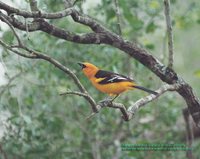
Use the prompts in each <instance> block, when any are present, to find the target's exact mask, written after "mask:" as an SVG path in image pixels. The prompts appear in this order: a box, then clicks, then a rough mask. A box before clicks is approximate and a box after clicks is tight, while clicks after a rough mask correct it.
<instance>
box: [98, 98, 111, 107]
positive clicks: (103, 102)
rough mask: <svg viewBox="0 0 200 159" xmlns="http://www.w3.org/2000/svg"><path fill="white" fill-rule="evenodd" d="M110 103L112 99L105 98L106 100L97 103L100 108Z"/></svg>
mask: <svg viewBox="0 0 200 159" xmlns="http://www.w3.org/2000/svg"><path fill="white" fill-rule="evenodd" d="M112 101H113V100H112V99H110V98H106V99H103V100H101V101H99V104H100V105H101V106H102V107H106V106H108V105H110V104H112Z"/></svg>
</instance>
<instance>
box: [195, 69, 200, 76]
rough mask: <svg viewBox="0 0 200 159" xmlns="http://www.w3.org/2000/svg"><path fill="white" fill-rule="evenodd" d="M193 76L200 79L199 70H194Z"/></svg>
mask: <svg viewBox="0 0 200 159" xmlns="http://www.w3.org/2000/svg"><path fill="white" fill-rule="evenodd" d="M194 75H195V76H196V77H198V78H200V70H196V71H195V72H194Z"/></svg>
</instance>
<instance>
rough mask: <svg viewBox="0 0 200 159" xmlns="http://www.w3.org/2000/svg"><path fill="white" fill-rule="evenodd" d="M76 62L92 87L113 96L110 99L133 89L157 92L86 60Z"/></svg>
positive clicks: (155, 93) (151, 92)
mask: <svg viewBox="0 0 200 159" xmlns="http://www.w3.org/2000/svg"><path fill="white" fill-rule="evenodd" d="M78 64H79V65H80V66H81V68H82V71H83V73H84V74H85V76H86V77H87V78H88V79H89V80H90V81H91V82H92V84H93V85H94V87H96V88H97V89H98V90H99V91H101V92H103V93H106V94H109V95H114V96H115V97H114V98H113V99H112V100H111V101H113V100H114V99H115V98H117V97H118V96H119V94H121V93H123V92H125V91H127V90H133V89H140V90H143V91H145V92H148V93H150V94H154V95H157V94H158V93H157V92H154V91H152V90H150V89H147V88H144V87H142V86H138V85H137V84H136V83H135V81H134V80H132V79H130V78H129V77H126V76H124V75H120V74H117V73H114V72H109V71H104V70H101V69H99V68H98V67H97V66H95V65H93V64H91V63H88V62H84V63H78Z"/></svg>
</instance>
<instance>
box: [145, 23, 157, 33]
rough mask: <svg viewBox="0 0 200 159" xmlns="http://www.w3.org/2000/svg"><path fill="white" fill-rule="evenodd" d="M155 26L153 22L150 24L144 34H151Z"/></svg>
mask: <svg viewBox="0 0 200 159" xmlns="http://www.w3.org/2000/svg"><path fill="white" fill-rule="evenodd" d="M156 28H157V26H156V25H155V23H154V22H150V23H149V24H148V25H147V27H146V33H153V32H154V31H155V29H156Z"/></svg>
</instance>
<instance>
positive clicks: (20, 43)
mask: <svg viewBox="0 0 200 159" xmlns="http://www.w3.org/2000/svg"><path fill="white" fill-rule="evenodd" d="M0 19H1V20H3V21H4V22H5V23H6V24H8V26H9V27H10V28H11V30H12V32H13V33H14V35H15V37H16V39H17V42H18V45H19V46H22V42H21V40H20V38H19V36H18V35H17V33H16V31H15V29H14V27H13V26H12V24H11V23H10V22H9V21H8V20H7V19H6V18H5V17H4V14H2V12H0Z"/></svg>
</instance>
